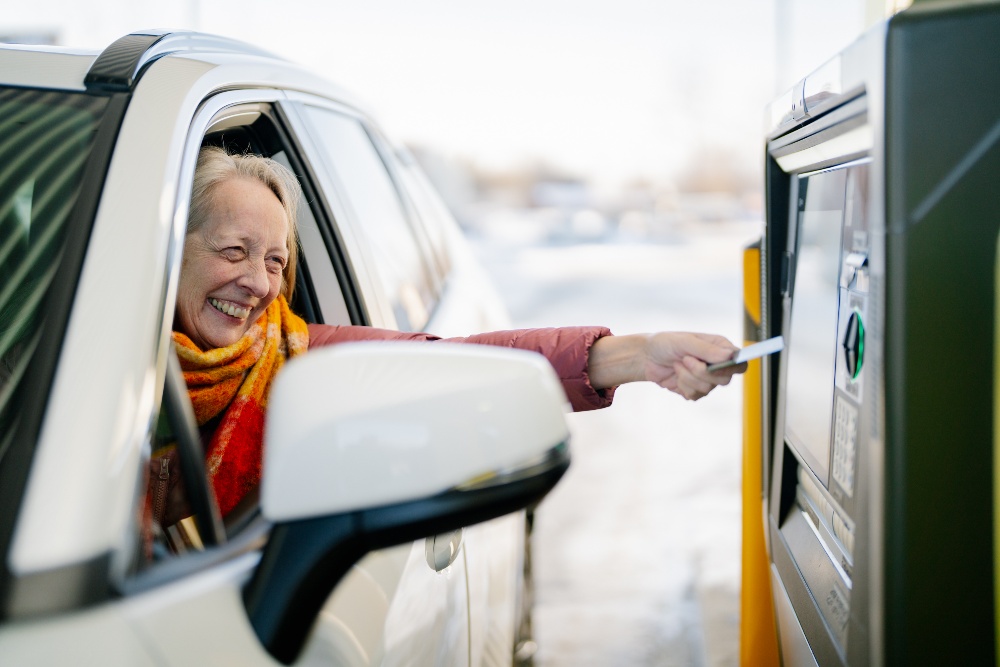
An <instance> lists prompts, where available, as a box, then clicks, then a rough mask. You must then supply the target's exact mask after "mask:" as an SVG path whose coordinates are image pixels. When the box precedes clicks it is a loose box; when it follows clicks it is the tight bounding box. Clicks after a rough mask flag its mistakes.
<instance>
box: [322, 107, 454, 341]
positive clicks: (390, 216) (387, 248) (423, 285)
mask: <svg viewBox="0 0 1000 667" xmlns="http://www.w3.org/2000/svg"><path fill="white" fill-rule="evenodd" d="M303 109H304V111H305V114H306V116H307V117H308V118H309V120H310V121H311V123H312V125H313V127H314V129H315V131H316V132H315V133H316V137H317V141H318V142H319V143H320V146H319V150H320V151H321V152H322V154H323V157H324V159H325V161H326V163H327V166H328V167H329V168H330V169H331V170H332V171H333V173H334V174H335V176H336V179H337V181H338V184H339V185H340V187H341V189H342V192H341V193H340V194H341V197H342V198H343V199H344V200H346V202H347V203H348V205H349V206H350V207H351V209H352V211H353V213H354V216H355V218H356V220H357V223H358V226H359V228H360V232H361V234H363V235H364V237H365V238H366V239H367V240H368V244H369V246H370V247H371V250H372V253H373V255H374V258H373V260H374V263H375V270H376V273H377V275H378V279H379V281H380V283H381V287H382V289H383V291H384V293H385V295H386V297H387V298H388V299H389V300H390V303H391V306H392V309H393V313H394V314H395V316H396V323H397V325H398V327H399V328H400V329H402V330H411V331H412V330H418V329H420V328H422V327H423V326H424V325H425V324H426V323H427V319H428V314H429V312H430V310H431V309H432V308H433V305H434V302H435V294H434V288H433V281H432V280H431V277H430V273H429V272H428V270H427V267H426V264H425V263H424V258H423V257H422V255H421V252H420V247H419V245H418V241H417V238H416V237H415V235H414V230H413V228H412V227H411V225H410V221H409V219H408V216H407V211H406V208H405V205H404V202H403V200H402V199H401V197H400V194H399V191H398V190H397V189H396V185H395V183H394V182H393V180H392V177H391V176H390V174H389V172H388V171H387V170H386V166H385V163H384V161H383V159H382V156H381V155H380V153H379V152H378V150H377V149H376V147H375V146H374V145H373V143H372V141H371V137H370V136H369V134H368V132H367V130H366V129H365V127H364V125H362V123H361V122H360V121H359V120H358V119H357V118H354V117H352V116H348V115H346V114H341V113H338V112H335V111H331V110H329V109H324V108H319V107H314V106H309V105H306V106H304V107H303Z"/></svg>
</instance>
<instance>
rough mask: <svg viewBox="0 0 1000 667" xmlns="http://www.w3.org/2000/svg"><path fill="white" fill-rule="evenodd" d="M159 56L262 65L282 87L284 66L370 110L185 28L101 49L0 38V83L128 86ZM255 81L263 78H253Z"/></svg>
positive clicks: (261, 52) (229, 42)
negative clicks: (1, 41)
mask: <svg viewBox="0 0 1000 667" xmlns="http://www.w3.org/2000/svg"><path fill="white" fill-rule="evenodd" d="M163 58H184V59H190V60H198V61H201V62H204V63H206V64H210V65H213V66H219V65H227V64H228V65H232V64H244V65H245V64H253V65H266V67H258V68H257V69H258V70H260V71H261V72H264V71H266V72H267V73H268V75H267V76H266V77H265V78H266V79H270V80H272V81H273V82H274V86H275V87H278V88H284V87H287V86H284V85H281V84H282V82H283V81H284V77H283V76H282V75H281V74H280V72H282V71H284V72H287V73H288V74H290V75H291V77H290V79H291V80H293V81H297V82H298V87H299V88H300V89H302V90H304V91H308V92H313V93H318V94H320V95H323V96H325V97H329V98H333V99H337V100H339V101H341V102H344V103H346V104H348V105H349V106H352V107H355V108H358V109H362V110H364V111H365V112H368V113H370V111H371V110H370V109H368V108H367V105H365V104H364V103H362V102H361V101H360V100H358V99H356V98H355V97H354V96H353V95H351V94H350V93H349V92H347V91H345V90H344V89H342V88H340V87H339V86H337V85H335V84H333V83H331V82H330V81H328V80H326V79H325V78H324V77H323V76H321V75H317V74H316V73H313V72H310V71H309V70H308V68H306V67H303V66H301V65H299V64H296V63H293V62H291V61H288V60H286V59H284V58H282V57H280V56H278V55H275V54H274V53H271V52H269V51H267V50H266V49H263V48H260V47H258V46H255V45H253V44H249V43H247V42H243V41H240V40H236V39H232V38H229V37H223V36H219V35H211V34H207V33H200V32H194V31H189V30H179V31H178V30H175V31H170V30H159V29H157V30H141V31H137V32H133V33H130V34H128V35H125V36H124V37H121V38H119V39H117V40H115V41H114V42H112V43H111V44H110V45H108V46H107V47H106V48H105V49H103V50H94V49H79V48H66V47H53V46H39V45H18V44H0V86H3V85H10V86H18V87H31V88H49V89H58V90H80V91H83V90H95V91H96V90H102V91H105V92H108V91H121V92H131V91H132V90H133V89H134V88H135V86H136V84H137V83H138V82H139V80H140V79H141V77H142V76H143V74H144V73H145V72H146V71H147V70H148V69H149V67H150V66H151V65H152V64H154V63H155V62H156V61H157V60H160V59H163ZM303 75H304V77H303ZM305 81H308V83H304V82H305ZM256 83H257V85H260V84H262V83H264V81H263V80H261V79H257V80H256ZM291 87H292V88H294V87H296V86H295V85H292V86H291Z"/></svg>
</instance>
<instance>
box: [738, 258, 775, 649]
mask: <svg viewBox="0 0 1000 667" xmlns="http://www.w3.org/2000/svg"><path fill="white" fill-rule="evenodd" d="M760 274H761V266H760V243H756V244H754V245H751V246H749V247H747V248H746V249H745V250H744V251H743V307H744V309H745V311H746V312H745V315H746V319H745V322H746V324H745V326H744V329H745V330H744V334H743V335H744V338H745V339H746V340H745V344H750V343H755V342H757V341H758V340H760V334H759V332H760V328H761V298H760V289H761V285H760ZM761 363H762V361H761V360H760V359H756V360H754V361H751V362H750V365H749V368H748V369H747V372H746V374H745V375H744V376H743V559H742V583H741V587H740V665H742V666H743V667H778V666H779V665H780V664H781V660H780V658H779V654H778V634H777V630H776V628H775V623H774V604H773V601H772V599H771V582H770V567H769V559H768V555H767V545H766V543H765V541H764V499H763V467H764V461H763V456H762V452H763V445H762V441H761V440H762V434H761Z"/></svg>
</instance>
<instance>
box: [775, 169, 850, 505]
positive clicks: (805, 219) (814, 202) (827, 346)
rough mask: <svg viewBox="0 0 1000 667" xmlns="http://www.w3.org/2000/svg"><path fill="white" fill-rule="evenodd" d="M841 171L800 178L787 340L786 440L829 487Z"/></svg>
mask: <svg viewBox="0 0 1000 667" xmlns="http://www.w3.org/2000/svg"><path fill="white" fill-rule="evenodd" d="M846 174H847V170H846V169H836V170H832V171H825V172H819V173H816V174H813V175H810V176H802V177H800V179H799V187H798V193H799V196H798V231H797V239H796V245H797V248H796V251H795V271H794V273H793V276H794V278H793V279H794V285H793V286H792V310H791V319H790V323H789V337H788V341H787V342H788V376H787V385H786V387H787V390H786V392H785V395H786V397H787V403H786V406H785V436H786V438H787V439H788V441H789V443H790V444H791V445H792V447H793V448H794V449H795V450H796V452H797V453H798V454H799V457H800V458H801V459H802V461H803V462H804V463H806V464H807V465H808V466H809V467H810V468H812V470H813V472H814V473H816V476H817V477H819V479H820V481H821V482H822V483H823V484H824V485H826V484H828V476H829V461H830V432H831V425H832V413H833V409H832V408H833V391H834V372H835V369H836V361H837V315H838V312H839V303H838V299H839V296H840V289H839V275H840V263H841V260H840V257H841V254H840V250H841V229H842V226H843V218H844V200H845V193H846V187H845V186H846Z"/></svg>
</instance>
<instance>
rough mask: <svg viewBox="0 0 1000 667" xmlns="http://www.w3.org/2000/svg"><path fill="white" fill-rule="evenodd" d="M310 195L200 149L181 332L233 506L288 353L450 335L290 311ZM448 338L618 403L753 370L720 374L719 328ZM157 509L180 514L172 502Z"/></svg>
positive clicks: (284, 177) (211, 467) (217, 472)
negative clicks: (542, 360)
mask: <svg viewBox="0 0 1000 667" xmlns="http://www.w3.org/2000/svg"><path fill="white" fill-rule="evenodd" d="M299 196H300V190H299V185H298V183H297V181H296V179H295V176H294V175H293V174H291V173H290V172H289V171H288V170H287V169H285V168H284V167H282V166H281V165H279V164H278V163H276V162H274V161H272V160H270V159H267V158H262V157H259V156H255V155H230V154H228V153H226V152H225V151H224V150H222V149H220V148H205V149H203V150H202V152H201V155H200V157H199V160H198V166H197V169H196V174H195V182H194V189H193V193H192V202H191V212H190V218H189V223H188V231H187V237H186V239H185V244H184V259H183V264H182V266H181V277H180V284H179V288H178V297H177V311H176V319H175V322H174V325H175V326H174V328H175V332H174V341H175V345H176V348H177V352H178V355H179V357H180V359H181V366H182V368H183V369H184V377H185V380H186V381H187V384H188V389H189V393H190V396H191V399H192V403H193V404H194V409H195V416H196V418H197V420H198V424H199V426H200V427H201V428H202V433H203V435H205V436H206V438H207V439H208V444H207V447H206V468H207V471H208V474H209V476H210V478H211V479H212V485H213V487H214V490H215V495H216V499H217V501H218V503H219V507H220V510H221V512H222V514H223V516H225V515H226V514H227V513H229V512H230V511H231V510H232V509H233V508H234V507H235V506H236V505H237V504H238V503H239V502H240V500H241V499H242V498H243V497H244V496H245V495H246V494H247V493H248V492H249V491H250V490H252V489H253V488H254V487H255V486H256V485H257V483H258V482H259V479H260V466H261V441H262V433H263V422H264V409H265V407H266V403H267V395H268V391H269V388H270V385H271V381H272V379H273V378H274V376H275V374H276V373H277V371H278V370H279V369H280V367H281V365H282V363H283V361H284V359H285V358H287V357H288V356H296V355H299V354H303V353H305V352H306V351H307V350H308V349H309V348H312V347H317V346H322V345H331V344H336V343H338V342H345V341H357V340H424V341H435V340H439V339H438V338H437V337H435V336H432V335H430V334H425V333H401V332H398V331H387V330H382V329H374V328H371V327H360V326H328V325H318V324H308V325H307V324H306V323H305V322H304V321H303V320H302V319H300V318H299V317H298V316H296V315H295V314H294V313H292V312H291V311H290V310H289V308H288V302H289V301H290V300H291V293H292V289H293V288H294V285H295V267H296V235H295V226H294V221H295V220H296V212H295V207H296V203H297V202H298V199H299ZM447 340H449V341H452V342H463V343H483V344H490V345H501V346H507V347H516V348H520V349H527V350H533V351H536V352H540V353H541V354H543V355H545V356H546V357H547V358H548V359H549V361H550V362H551V363H552V365H553V367H554V368H555V369H556V371H557V373H558V375H559V377H560V378H561V380H562V383H563V386H564V388H565V390H566V394H567V397H568V398H569V399H570V403H571V404H572V406H573V409H574V410H590V409H594V408H601V407H605V406H607V405H610V404H611V400H612V397H613V394H614V389H615V388H616V387H617V386H618V385H621V384H624V383H626V382H638V381H652V382H656V383H657V384H659V385H660V386H662V387H665V388H667V389H669V390H671V391H674V392H676V393H678V394H680V395H681V396H683V397H684V398H686V399H689V400H697V399H698V398H701V397H702V396H705V395H706V394H708V393H709V392H710V391H711V390H712V389H713V388H715V387H716V386H718V385H724V384H728V383H729V381H730V379H731V377H732V375H733V374H734V373H737V372H742V370H744V369H745V365H744V366H739V367H734V368H731V369H727V370H725V371H719V372H716V373H709V372H708V371H707V369H706V362H707V363H712V362H718V361H724V360H726V359H728V358H730V356H731V355H732V354H733V352H734V351H735V350H736V347H735V346H734V345H733V344H732V343H730V342H729V341H727V340H726V339H725V338H722V337H721V336H713V335H708V334H694V333H669V332H663V333H657V334H651V335H647V334H636V335H628V336H612V335H611V332H610V331H609V330H608V329H606V328H603V327H563V328H555V329H531V330H520V331H502V332H494V333H488V334H480V335H476V336H470V337H468V338H462V339H447ZM154 468H155V467H154ZM154 513H155V514H156V516H157V518H158V519H160V518H164V519H166V523H169V522H170V520H169V518H167V517H163V515H162V510H161V512H160V513H157V512H156V510H154Z"/></svg>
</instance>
